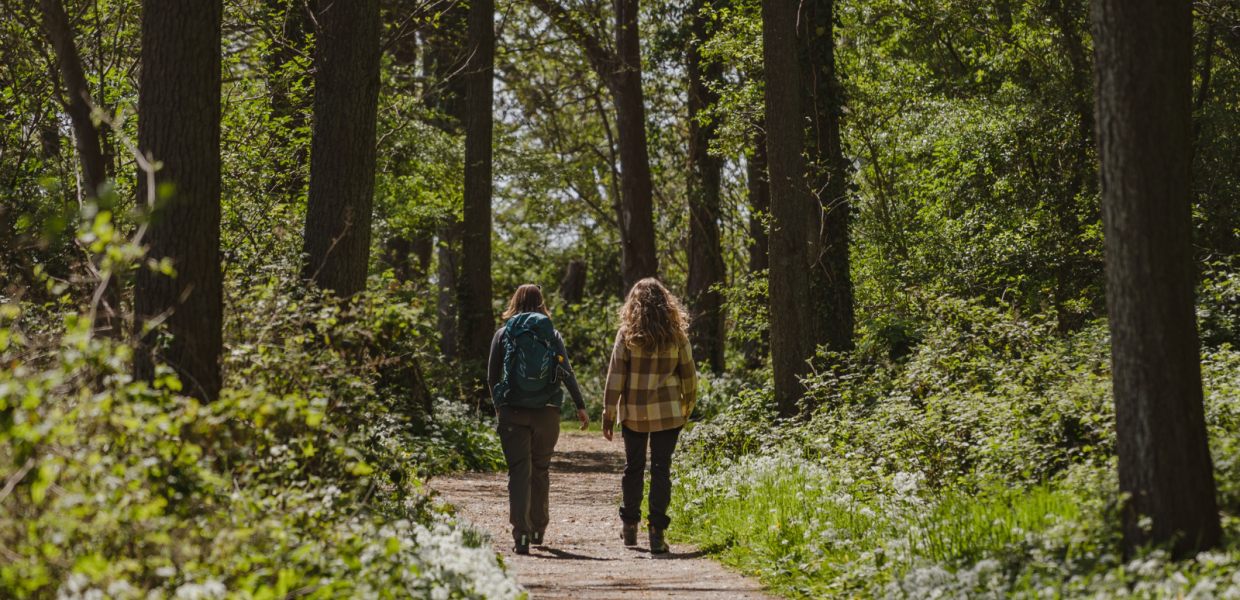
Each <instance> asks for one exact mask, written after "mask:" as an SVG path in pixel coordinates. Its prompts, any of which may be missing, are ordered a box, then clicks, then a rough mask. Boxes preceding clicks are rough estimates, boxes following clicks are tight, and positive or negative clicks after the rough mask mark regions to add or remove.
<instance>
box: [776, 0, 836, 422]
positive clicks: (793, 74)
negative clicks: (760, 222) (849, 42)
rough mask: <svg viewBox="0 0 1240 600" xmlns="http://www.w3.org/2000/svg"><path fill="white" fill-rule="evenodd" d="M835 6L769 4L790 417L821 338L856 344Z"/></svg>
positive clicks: (783, 379)
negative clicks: (837, 74)
mask: <svg viewBox="0 0 1240 600" xmlns="http://www.w3.org/2000/svg"><path fill="white" fill-rule="evenodd" d="M832 13H833V3H832V2H831V1H830V0H815V1H810V2H805V3H798V2H793V1H791V0H775V1H774V2H768V3H763V6H762V20H763V25H762V36H763V43H764V46H765V50H764V55H765V58H764V70H765V77H766V125H767V152H768V158H769V165H768V168H769V177H770V181H771V217H772V220H773V225H772V232H771V237H770V249H769V250H770V253H769V256H770V313H771V360H772V368H773V371H774V383H775V401H776V404H777V405H778V407H779V411H780V413H781V414H782V415H784V416H792V415H794V414H796V412H797V411H798V407H797V402H798V400H800V398H801V396H802V395H803V393H804V386H802V385H801V382H800V378H801V377H802V376H804V374H805V373H806V372H808V370H809V366H808V364H807V361H809V360H810V359H812V358H813V357H814V355H815V353H816V351H817V348H818V346H819V345H826V346H827V348H828V349H830V350H835V351H847V350H849V349H851V348H852V344H853V341H852V335H853V321H854V314H853V305H852V299H853V293H852V279H851V277H850V273H849V235H848V224H849V218H850V215H849V212H850V204H849V202H848V197H847V181H846V173H847V167H846V164H845V162H844V159H843V156H842V152H841V148H840V136H839V106H840V95H839V85H838V83H837V82H836V75H835V58H834V56H835V50H834V41H833V36H834V33H833V32H834V28H833V20H834V19H833V15H832ZM806 122H808V123H809V131H808V132H807V131H806V130H805V126H804V123H806ZM806 140H808V141H806Z"/></svg>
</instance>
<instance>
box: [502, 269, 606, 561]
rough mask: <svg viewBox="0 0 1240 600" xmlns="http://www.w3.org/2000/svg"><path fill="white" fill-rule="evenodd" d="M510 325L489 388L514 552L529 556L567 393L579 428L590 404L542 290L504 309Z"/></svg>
mask: <svg viewBox="0 0 1240 600" xmlns="http://www.w3.org/2000/svg"><path fill="white" fill-rule="evenodd" d="M503 319H504V320H505V321H506V323H505V325H504V326H503V327H500V328H499V331H496V332H495V337H494V338H493V339H492V340H491V358H490V360H489V361H488V365H487V384H488V387H489V389H490V390H491V395H492V398H493V399H494V402H495V410H496V413H497V414H498V416H499V427H498V429H499V440H500V445H502V446H503V449H504V458H505V460H507V461H508V522H509V523H511V524H512V539H513V542H514V543H515V546H514V548H513V551H514V552H516V553H517V554H529V553H530V544H534V545H536V546H540V545H542V543H543V535H544V534H545V533H546V531H547V524H548V523H550V521H551V513H550V505H549V501H548V495H549V493H550V488H551V480H550V477H549V475H548V469H549V468H550V467H551V455H552V454H553V453H554V452H555V443H556V441H558V440H559V438H560V405H561V404H563V402H564V390H563V389H562V388H561V386H560V383H561V382H563V383H564V387H567V388H568V394H569V396H571V397H572V399H573V404H574V405H575V406H576V407H577V419H578V420H579V421H581V429H582V430H584V429H586V428H587V427H589V426H590V417H589V415H587V414H586V404H585V401H584V400H582V398H581V390H580V389H579V388H578V387H577V378H576V377H575V376H574V375H573V367H572V365H571V364H570V363H569V361H568V352H567V351H566V350H565V349H564V338H563V337H562V336H561V335H560V332H558V331H556V330H555V327H554V326H552V324H551V317H549V316H547V307H546V305H545V304H544V303H543V295H542V286H539V285H533V284H525V285H522V286H521V287H519V288H517V291H516V293H514V294H513V295H512V299H511V300H510V301H509V302H508V308H507V309H505V310H504V314H503Z"/></svg>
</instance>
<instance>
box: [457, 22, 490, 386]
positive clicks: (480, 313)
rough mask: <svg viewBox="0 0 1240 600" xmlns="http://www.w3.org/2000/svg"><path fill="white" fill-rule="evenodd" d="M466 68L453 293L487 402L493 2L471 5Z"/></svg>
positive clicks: (467, 360)
mask: <svg viewBox="0 0 1240 600" xmlns="http://www.w3.org/2000/svg"><path fill="white" fill-rule="evenodd" d="M467 55H468V56H469V64H468V65H467V66H466V75H465V90H466V91H465V100H466V106H467V108H468V110H467V113H466V118H465V189H464V205H465V207H464V222H463V223H462V228H461V276H460V280H459V281H458V287H457V310H458V311H459V312H458V317H457V318H458V326H459V328H460V331H459V335H460V337H459V344H460V346H459V352H460V357H461V359H462V363H463V364H465V365H466V366H467V367H468V372H469V373H470V374H472V375H473V376H475V377H476V378H477V382H476V384H475V385H474V386H473V388H474V389H475V391H476V392H477V395H479V396H480V397H482V398H489V397H490V394H489V393H488V392H487V386H486V362H487V357H488V356H489V355H490V351H491V338H492V337H493V336H494V335H495V312H494V310H493V309H492V307H491V193H492V187H491V186H492V183H491V135H492V125H493V116H492V106H491V105H492V98H493V94H494V88H493V81H494V70H495V2H494V0H471V3H470V5H469V52H468V53H467Z"/></svg>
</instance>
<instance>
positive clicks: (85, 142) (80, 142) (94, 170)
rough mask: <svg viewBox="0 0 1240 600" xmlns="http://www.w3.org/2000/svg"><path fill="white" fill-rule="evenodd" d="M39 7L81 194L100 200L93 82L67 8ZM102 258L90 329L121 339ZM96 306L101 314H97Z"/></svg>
mask: <svg viewBox="0 0 1240 600" xmlns="http://www.w3.org/2000/svg"><path fill="white" fill-rule="evenodd" d="M39 7H40V9H41V10H42V12H43V23H44V27H46V28H47V31H48V37H49V38H50V39H51V42H52V48H54V49H55V51H56V64H57V66H58V67H59V69H60V76H61V79H63V80H64V83H65V95H66V99H67V105H66V112H68V113H69V120H70V122H71V124H72V125H73V138H74V141H75V144H76V146H77V154H78V162H79V165H80V169H81V174H82V194H83V195H84V196H85V197H86V199H87V200H97V199H98V198H99V188H100V187H101V186H102V185H103V184H104V183H105V182H107V178H108V175H107V166H106V165H107V160H106V159H105V158H104V155H103V147H102V139H101V136H100V132H99V130H98V129H97V128H96V127H95V123H94V120H93V119H91V116H90V113H91V103H92V100H91V97H90V82H89V81H87V79H86V71H85V69H84V68H83V67H82V57H81V55H80V54H78V49H77V44H76V43H75V42H74V40H73V28H72V27H70V25H69V15H68V14H67V13H66V12H65V7H64V5H63V4H62V3H61V1H60V0H42V1H41V2H40V3H39ZM57 145H59V144H57ZM103 258H104V257H103V254H102V253H96V254H95V255H94V256H92V257H91V262H92V263H93V264H94V267H95V270H96V271H98V272H99V273H100V275H101V276H106V278H107V284H106V285H105V286H104V292H103V294H102V295H100V296H98V297H97V298H96V297H93V296H92V298H91V302H92V313H93V314H94V315H95V321H94V322H93V323H92V324H91V327H92V329H93V330H94V331H95V332H97V333H101V334H104V335H109V336H113V337H119V336H120V335H121V334H122V328H121V325H122V321H121V318H120V317H121V315H120V309H121V294H120V279H119V278H118V277H116V276H115V275H113V274H111V273H103V272H102V267H103ZM95 302H97V303H98V306H97V308H98V309H100V310H94V308H95V306H94V303H95Z"/></svg>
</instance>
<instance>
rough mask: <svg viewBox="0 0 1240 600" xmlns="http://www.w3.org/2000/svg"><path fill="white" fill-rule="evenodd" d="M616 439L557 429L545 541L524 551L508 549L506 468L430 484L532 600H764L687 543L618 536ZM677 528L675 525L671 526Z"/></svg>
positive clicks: (643, 534)
mask: <svg viewBox="0 0 1240 600" xmlns="http://www.w3.org/2000/svg"><path fill="white" fill-rule="evenodd" d="M621 450H622V442H621V441H620V439H619V436H618V435H617V436H616V440H615V441H614V442H610V443H609V442H608V441H607V440H606V439H604V438H603V436H602V435H601V434H598V433H591V434H580V433H567V432H566V433H561V434H560V441H559V443H558V444H557V445H556V454H555V458H554V459H553V460H552V463H551V526H550V527H548V529H547V543H546V545H545V546H542V547H539V546H531V547H530V555H529V556H518V555H516V554H514V553H513V551H512V534H511V530H510V526H509V525H508V488H507V485H508V474H507V473H466V474H461V475H453V476H446V477H437V478H435V479H433V480H432V481H431V487H432V488H434V489H436V490H439V492H440V494H441V495H442V497H443V498H444V500H446V501H447V502H449V503H451V504H453V505H455V506H456V507H457V508H458V509H459V512H460V514H462V515H464V516H465V517H466V518H468V519H469V520H470V521H471V522H473V523H474V524H475V525H476V526H478V527H480V528H482V529H486V530H488V531H490V532H491V534H492V535H493V536H494V537H495V540H496V543H495V546H496V549H497V550H498V551H499V552H500V553H501V554H502V555H503V557H504V564H505V565H507V566H508V568H509V569H510V570H511V571H512V572H513V573H516V575H517V579H518V581H520V582H521V585H523V586H525V587H526V589H528V590H529V592H530V595H531V596H532V597H533V598H535V599H543V598H571V599H573V600H586V599H589V600H595V599H631V598H665V597H666V598H672V597H674V598H685V599H694V598H702V599H707V598H710V599H721V600H741V599H745V600H758V599H765V600H771V597H770V596H766V595H764V594H763V593H762V592H761V591H760V588H759V585H758V584H757V582H754V581H752V580H749V579H746V578H744V577H741V576H740V575H737V574H735V573H732V572H729V571H726V570H724V569H723V567H721V566H719V564H718V563H715V562H714V561H712V560H710V559H709V558H707V557H705V556H704V553H702V552H698V551H696V550H695V549H694V548H693V547H692V546H682V545H673V546H672V552H671V553H670V554H666V555H663V556H660V557H652V555H651V554H650V552H649V548H648V546H647V542H646V532H645V531H642V532H641V535H640V537H639V538H638V541H639V545H638V546H636V547H632V548H626V547H625V546H624V544H623V543H621V541H620V516H619V514H618V513H617V510H618V506H619V501H620V500H619V499H620V472H621V470H622V469H623V468H624V457H623V454H622V453H621ZM672 527H673V528H675V527H676V523H673V524H672Z"/></svg>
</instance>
